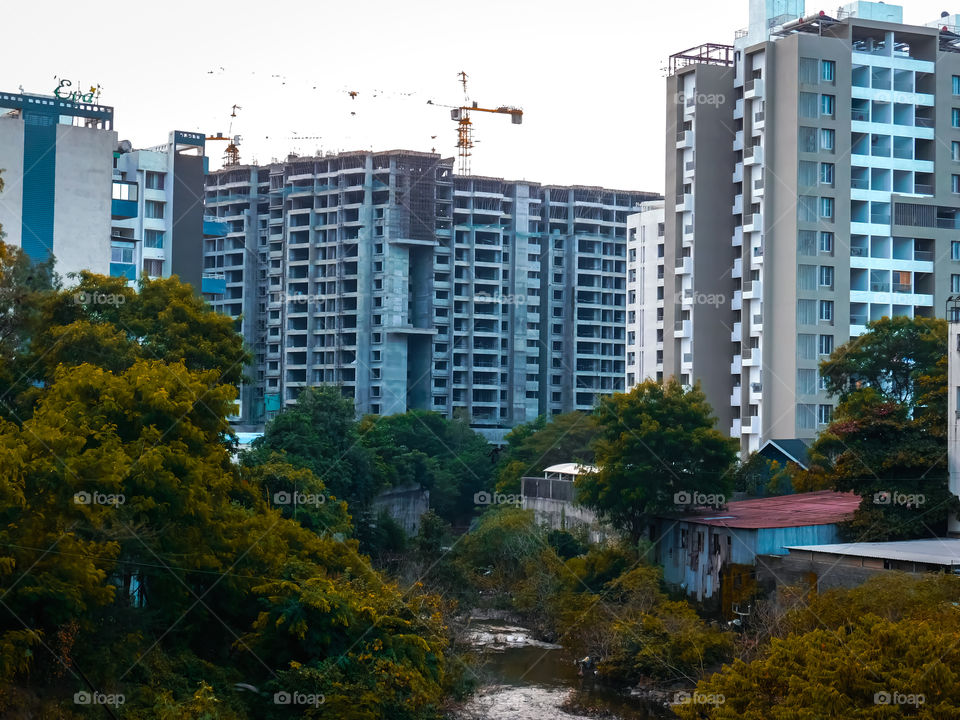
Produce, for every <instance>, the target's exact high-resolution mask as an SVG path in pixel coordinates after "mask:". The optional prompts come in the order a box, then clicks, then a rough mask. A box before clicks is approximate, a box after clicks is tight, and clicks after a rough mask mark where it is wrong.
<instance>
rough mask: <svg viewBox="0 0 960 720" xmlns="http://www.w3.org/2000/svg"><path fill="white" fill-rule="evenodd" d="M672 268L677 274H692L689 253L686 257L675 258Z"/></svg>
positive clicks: (691, 259)
mask: <svg viewBox="0 0 960 720" xmlns="http://www.w3.org/2000/svg"><path fill="white" fill-rule="evenodd" d="M674 269H675V271H676V274H677V275H692V274H693V258H692V257H690V256H689V255H688V256H687V257H681V258H677V265H676V267H675V268H674Z"/></svg>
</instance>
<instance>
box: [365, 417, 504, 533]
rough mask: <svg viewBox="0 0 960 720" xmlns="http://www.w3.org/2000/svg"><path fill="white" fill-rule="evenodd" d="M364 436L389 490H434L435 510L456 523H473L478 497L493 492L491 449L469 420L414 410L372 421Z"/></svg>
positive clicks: (373, 418)
mask: <svg viewBox="0 0 960 720" xmlns="http://www.w3.org/2000/svg"><path fill="white" fill-rule="evenodd" d="M358 431H359V434H360V437H361V438H362V440H363V444H364V446H365V447H366V448H367V449H369V450H370V451H371V452H372V453H373V455H374V457H375V463H376V468H377V471H378V474H379V475H380V477H382V478H383V482H384V484H386V485H390V486H394V487H396V486H403V485H408V484H416V485H419V486H420V487H422V488H425V489H427V490H429V491H430V506H431V507H432V508H434V509H435V510H436V512H437V514H439V515H440V517H442V518H444V519H446V520H448V521H450V522H462V521H463V520H464V519H465V518H466V517H468V516H469V515H470V513H471V512H472V511H473V507H474V501H473V497H474V494H475V493H477V492H479V491H480V490H487V489H489V486H490V471H491V463H490V446H489V444H488V443H487V441H486V440H484V438H483V437H482V436H481V435H479V434H478V433H476V432H474V431H473V430H472V429H471V428H470V426H469V424H468V423H466V422H465V421H464V420H461V419H454V420H452V421H451V420H447V419H446V418H444V417H442V416H441V415H439V414H438V413H434V412H427V411H425V410H410V411H408V412H405V413H402V414H397V415H388V416H385V417H378V416H375V415H368V416H366V417H365V418H363V420H362V421H361V422H360V426H359V428H358Z"/></svg>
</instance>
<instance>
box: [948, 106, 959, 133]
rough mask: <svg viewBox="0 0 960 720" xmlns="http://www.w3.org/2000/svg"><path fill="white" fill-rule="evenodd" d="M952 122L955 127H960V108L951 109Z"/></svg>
mask: <svg viewBox="0 0 960 720" xmlns="http://www.w3.org/2000/svg"><path fill="white" fill-rule="evenodd" d="M950 124H951V125H953V126H954V127H955V128H960V108H953V109H952V110H951V111H950Z"/></svg>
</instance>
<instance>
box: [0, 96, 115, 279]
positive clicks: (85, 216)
mask: <svg viewBox="0 0 960 720" xmlns="http://www.w3.org/2000/svg"><path fill="white" fill-rule="evenodd" d="M116 144H117V135H116V133H115V132H114V131H113V108H110V107H106V106H101V105H91V104H86V103H75V102H70V101H67V100H62V99H59V98H55V97H53V96H43V95H24V94H18V93H0V168H3V169H4V172H3V181H4V186H5V187H4V191H3V193H2V194H0V225H2V226H3V231H4V234H5V237H4V241H5V242H7V243H8V244H11V245H14V246H15V247H19V248H21V249H22V250H23V251H24V252H26V253H27V255H28V256H30V257H31V258H32V259H34V260H36V261H38V262H41V261H46V260H47V259H49V258H50V257H51V255H52V256H54V257H55V258H56V265H55V270H56V271H57V272H58V273H60V274H61V275H63V276H66V275H67V274H69V273H74V272H79V271H80V270H91V271H93V272H98V273H102V274H108V272H109V260H110V217H111V183H112V178H111V167H112V162H111V158H112V153H113V150H114V148H115V147H116Z"/></svg>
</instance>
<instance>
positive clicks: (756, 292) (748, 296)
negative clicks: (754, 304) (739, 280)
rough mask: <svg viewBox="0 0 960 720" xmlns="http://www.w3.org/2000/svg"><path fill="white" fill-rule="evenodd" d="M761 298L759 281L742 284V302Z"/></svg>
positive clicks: (761, 286) (761, 290) (761, 285)
mask: <svg viewBox="0 0 960 720" xmlns="http://www.w3.org/2000/svg"><path fill="white" fill-rule="evenodd" d="M761 298H763V283H762V282H761V281H760V280H752V281H750V282H745V283H744V284H743V299H744V300H760V299H761Z"/></svg>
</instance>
